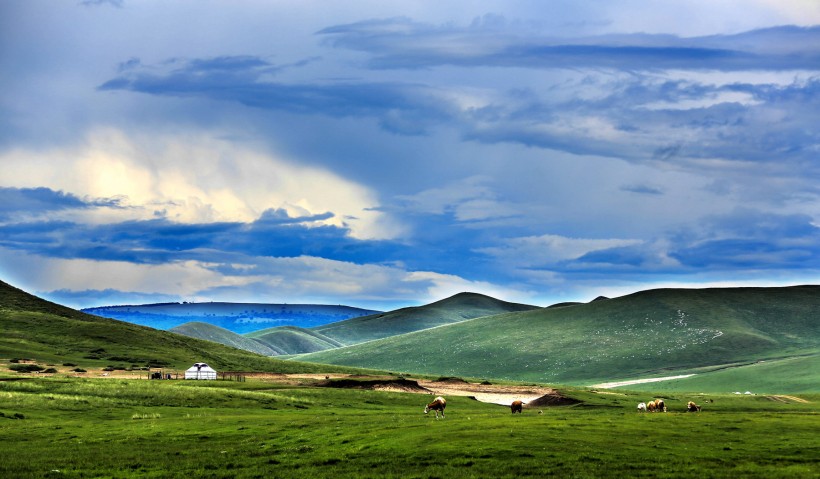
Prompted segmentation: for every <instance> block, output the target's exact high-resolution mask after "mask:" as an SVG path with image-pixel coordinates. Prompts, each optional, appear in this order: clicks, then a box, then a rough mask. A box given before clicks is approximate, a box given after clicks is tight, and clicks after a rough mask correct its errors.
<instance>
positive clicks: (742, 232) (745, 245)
mask: <svg viewBox="0 0 820 479" xmlns="http://www.w3.org/2000/svg"><path fill="white" fill-rule="evenodd" d="M674 239H675V240H676V241H677V245H676V247H675V249H674V250H672V251H671V252H670V256H672V257H674V258H676V259H677V260H678V261H680V262H681V264H682V265H684V266H685V267H687V268H698V269H705V270H716V269H724V270H742V269H784V270H785V269H790V270H811V269H817V268H820V246H818V245H820V228H818V226H817V225H816V224H815V222H814V220H813V218H812V217H811V216H809V215H804V214H776V213H766V212H762V211H759V210H754V209H749V208H737V209H735V210H734V211H732V212H731V213H728V214H725V215H710V216H707V217H706V218H704V219H703V220H702V221H701V222H700V224H699V228H697V229H692V230H687V231H681V232H679V234H678V236H676V237H674Z"/></svg>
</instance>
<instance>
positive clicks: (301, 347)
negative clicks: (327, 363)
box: [247, 326, 342, 354]
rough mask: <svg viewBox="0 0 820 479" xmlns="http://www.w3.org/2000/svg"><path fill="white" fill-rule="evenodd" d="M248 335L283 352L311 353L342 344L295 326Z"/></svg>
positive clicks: (264, 330)
mask: <svg viewBox="0 0 820 479" xmlns="http://www.w3.org/2000/svg"><path fill="white" fill-rule="evenodd" d="M247 336H248V338H252V339H253V340H255V341H257V342H259V343H262V344H264V345H266V346H268V347H270V348H273V349H276V350H278V351H282V354H300V353H311V352H314V351H323V350H325V349H331V348H338V347H341V346H342V344H341V343H340V342H338V341H336V340H334V339H332V338H329V337H327V336H325V335H323V334H321V333H319V332H316V331H313V330H310V329H304V328H297V327H295V326H281V327H278V328H270V329H263V330H262V331H255V332H253V333H248V334H247Z"/></svg>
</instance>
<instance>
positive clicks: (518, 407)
mask: <svg viewBox="0 0 820 479" xmlns="http://www.w3.org/2000/svg"><path fill="white" fill-rule="evenodd" d="M510 409H511V410H512V413H513V414H515V413H518V414H521V413H522V411H523V409H524V403H523V402H521V401H513V402H512V404H510Z"/></svg>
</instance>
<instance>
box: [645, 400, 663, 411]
mask: <svg viewBox="0 0 820 479" xmlns="http://www.w3.org/2000/svg"><path fill="white" fill-rule="evenodd" d="M646 410H647V411H649V412H655V411H658V412H666V404H664V402H663V399H655V400H653V401H649V402H648V403H646Z"/></svg>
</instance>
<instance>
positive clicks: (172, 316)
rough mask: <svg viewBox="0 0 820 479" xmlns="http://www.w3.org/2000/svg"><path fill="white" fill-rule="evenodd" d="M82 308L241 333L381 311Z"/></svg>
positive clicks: (214, 305) (217, 305) (262, 306)
mask: <svg viewBox="0 0 820 479" xmlns="http://www.w3.org/2000/svg"><path fill="white" fill-rule="evenodd" d="M82 311H83V312H85V313H89V314H93V315H96V316H102V317H104V318H111V319H119V320H120V321H127V322H129V323H134V324H140V325H143V326H148V327H151V328H154V329H165V330H168V329H172V328H175V327H178V326H181V325H183V324H185V323H189V322H200V323H208V324H212V325H214V326H219V327H220V328H223V329H227V330H229V331H232V332H234V333H238V334H244V333H249V332H252V331H258V330H260V329H266V328H272V327H276V326H299V327H303V328H308V327H314V326H321V325H323V324H327V323H332V322H336V321H342V320H345V319H350V318H356V317H359V316H366V315H369V314H376V313H379V311H373V310H370V309H361V308H353V307H350V306H342V305H325V304H267V303H221V302H209V303H157V304H144V305H131V306H100V307H96V308H86V309H83V310H82Z"/></svg>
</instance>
